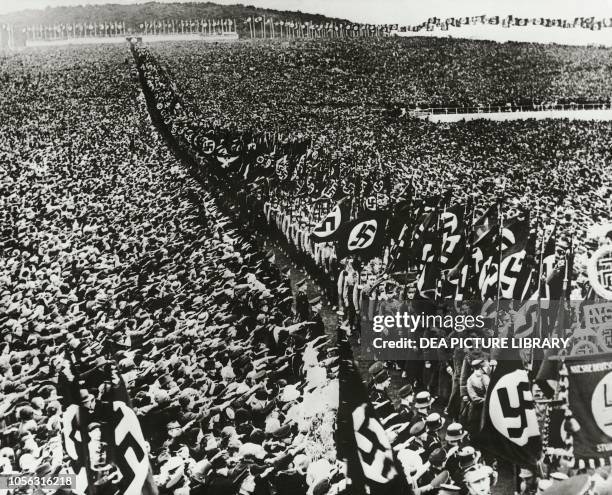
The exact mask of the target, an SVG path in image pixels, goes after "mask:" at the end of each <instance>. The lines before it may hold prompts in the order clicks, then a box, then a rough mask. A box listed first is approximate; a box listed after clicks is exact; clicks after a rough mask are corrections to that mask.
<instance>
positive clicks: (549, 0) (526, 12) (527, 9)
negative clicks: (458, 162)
mask: <svg viewBox="0 0 612 495" xmlns="http://www.w3.org/2000/svg"><path fill="white" fill-rule="evenodd" d="M158 1H162V2H167V3H172V2H175V1H177V0H158ZM212 1H214V2H215V3H220V4H225V5H229V4H235V3H243V4H245V5H255V6H257V7H266V8H271V9H279V10H301V11H302V12H309V13H319V14H325V15H327V16H330V17H341V18H345V19H349V20H351V21H354V22H364V23H374V24H384V23H398V24H412V23H417V22H420V21H422V20H424V19H427V18H428V17H432V16H437V17H453V16H466V15H469V16H472V15H481V14H487V15H500V16H505V15H507V14H512V15H515V16H518V17H554V18H564V19H572V18H574V17H576V16H600V17H612V0H425V1H423V0H242V1H241V2H237V1H235V0H212ZM88 3H89V4H92V3H95V4H104V3H121V4H131V3H142V2H141V1H138V0H114V1H112V2H109V1H107V0H0V14H6V13H8V12H13V11H16V10H22V9H41V8H45V7H47V6H52V7H56V6H62V5H82V4H88Z"/></svg>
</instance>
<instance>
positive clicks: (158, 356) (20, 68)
mask: <svg viewBox="0 0 612 495" xmlns="http://www.w3.org/2000/svg"><path fill="white" fill-rule="evenodd" d="M0 70H1V71H2V74H1V75H0V77H2V79H3V81H4V82H5V84H3V85H2V89H1V90H0V99H1V104H0V108H1V110H0V112H1V113H2V118H1V121H2V124H0V136H1V138H0V142H1V143H2V144H1V145H0V146H1V148H0V161H2V163H4V164H5V167H6V168H5V171H6V173H5V174H4V175H3V178H2V182H1V189H2V198H3V199H2V201H3V208H2V213H1V215H2V225H3V229H2V238H1V242H2V249H1V251H2V256H1V258H0V267H1V268H0V269H1V283H2V292H1V306H2V308H3V311H2V316H1V317H0V327H1V328H2V352H1V358H0V367H1V369H2V373H0V410H1V411H2V414H1V418H2V419H1V424H0V427H1V437H0V460H1V464H0V471H1V472H2V473H4V474H6V473H11V472H12V473H17V472H18V473H36V474H40V475H42V473H58V472H62V473H63V472H69V471H70V469H71V467H70V465H71V464H70V463H69V462H68V458H67V455H66V453H65V451H64V449H63V448H62V444H63V443H64V442H63V440H62V430H63V429H65V425H64V426H62V420H61V417H62V412H63V411H64V410H65V409H66V407H68V406H69V405H70V402H68V401H67V395H68V394H67V392H66V390H65V389H64V388H63V387H62V384H63V383H64V380H63V377H69V376H70V375H71V374H74V375H76V376H77V377H79V376H80V377H81V378H82V379H83V383H79V384H78V386H79V388H80V390H79V393H78V394H77V403H78V404H79V405H81V406H82V407H85V408H88V409H91V410H94V409H96V407H97V406H96V404H98V405H99V404H100V403H104V401H105V400H108V399H107V398H106V397H105V396H104V393H103V391H104V388H103V387H101V385H102V383H103V382H104V381H105V380H106V378H105V377H103V376H100V373H99V372H94V373H92V370H99V369H105V367H106V366H110V368H111V369H112V370H113V372H116V373H118V374H120V375H121V376H122V377H123V380H124V381H125V384H126V385H127V388H128V390H129V392H130V396H131V402H132V407H133V409H134V411H135V413H136V414H137V417H138V419H139V422H140V425H141V428H142V432H143V434H144V438H145V439H146V441H147V445H146V449H147V452H148V453H149V458H150V465H151V467H152V472H153V479H154V480H155V482H156V484H157V486H158V487H159V493H168V494H169V493H172V494H177V495H178V494H186V493H187V494H188V493H192V494H196V493H207V494H208V493H211V494H213V493H214V494H222V493H223V494H226V493H227V494H230V493H238V492H240V493H270V490H274V491H276V492H277V493H306V492H307V491H308V490H309V491H310V493H313V490H314V489H315V488H316V487H317V486H318V485H320V484H323V482H324V483H326V484H327V486H328V488H329V486H335V485H337V484H338V483H339V481H341V478H342V476H341V475H340V474H339V471H338V464H337V461H336V459H335V447H334V442H333V432H334V429H333V428H334V421H335V413H334V411H335V409H336V408H337V402H338V399H337V393H338V392H337V380H336V379H335V375H336V373H337V364H336V363H335V361H336V360H337V359H336V358H334V355H333V352H332V349H331V348H330V347H329V345H328V344H327V342H326V338H325V336H324V335H323V332H322V326H321V324H320V321H319V319H318V317H317V316H316V312H317V309H318V306H317V303H316V301H313V304H310V303H309V301H308V300H307V299H306V300H305V301H304V294H303V292H300V293H298V296H296V297H297V298H298V299H299V300H300V301H301V305H300V311H299V313H295V312H294V310H293V309H292V308H293V306H294V297H293V295H292V290H291V285H290V282H289V280H288V278H287V274H286V273H281V272H280V271H279V269H278V268H277V266H276V265H274V263H273V256H274V255H273V253H269V252H266V251H265V250H264V251H262V250H261V249H260V246H259V245H258V244H257V242H256V240H255V238H254V237H253V236H251V235H250V232H248V231H245V230H244V229H243V228H242V226H240V225H237V224H236V223H235V221H234V220H232V219H230V217H228V216H226V215H225V214H224V213H222V212H221V210H220V209H219V206H218V205H217V203H215V198H213V197H212V196H211V195H210V194H209V193H206V192H204V191H203V190H202V188H201V187H200V185H199V183H197V182H196V181H195V180H194V179H193V178H192V177H191V176H190V175H189V173H188V171H187V169H185V168H184V167H183V166H182V164H180V163H179V162H177V161H176V160H175V159H174V158H173V157H172V155H171V154H170V153H169V151H168V150H167V148H165V147H164V145H163V143H162V141H161V140H160V139H159V138H158V134H156V133H155V132H153V128H152V127H151V122H150V121H149V120H148V116H147V113H146V109H145V106H144V100H143V98H142V97H141V96H139V95H140V91H139V90H138V86H137V81H136V79H135V77H136V73H135V72H134V71H133V68H132V67H131V59H130V57H129V52H128V51H127V50H126V48H125V47H111V48H103V47H96V48H65V49H60V50H43V51H31V52H25V53H21V54H14V55H10V56H8V57H6V58H5V59H4V60H3V64H2V69H0ZM9 102H10V104H9ZM84 115H87V118H86V119H85V118H83V116H84ZM221 203H222V202H221ZM71 360H73V361H74V363H73V365H70V361H71ZM90 426H91V425H90ZM92 427H93V426H92ZM64 433H65V432H64ZM100 483H102V493H109V494H110V493H114V492H115V490H114V488H113V487H114V485H113V480H111V479H107V478H102V479H101V480H100ZM271 487H272V488H271ZM337 489H338V488H336V490H337ZM59 493H63V492H62V491H59ZM314 493H321V492H320V491H318V492H317V491H315V492H314Z"/></svg>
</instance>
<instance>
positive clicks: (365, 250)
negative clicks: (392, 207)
mask: <svg viewBox="0 0 612 495" xmlns="http://www.w3.org/2000/svg"><path fill="white" fill-rule="evenodd" d="M387 217H388V215H387V213H383V212H376V211H375V212H369V213H367V214H365V215H363V216H362V217H361V218H358V219H357V220H352V221H350V222H346V223H345V224H344V225H342V227H341V228H340V229H339V232H338V235H337V239H338V245H337V247H336V251H337V254H338V259H342V258H346V257H347V256H359V257H360V258H361V259H362V260H363V261H367V260H369V259H370V258H373V257H375V256H378V255H381V254H382V250H383V245H384V240H385V228H386V225H387Z"/></svg>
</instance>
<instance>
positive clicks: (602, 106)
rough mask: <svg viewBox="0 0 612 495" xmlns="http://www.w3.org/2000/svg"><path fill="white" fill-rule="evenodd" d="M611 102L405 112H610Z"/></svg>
mask: <svg viewBox="0 0 612 495" xmlns="http://www.w3.org/2000/svg"><path fill="white" fill-rule="evenodd" d="M610 109H612V101H610V102H608V103H544V104H535V103H533V104H530V105H511V104H508V105H486V106H484V105H481V106H475V107H430V108H414V109H409V110H407V111H406V113H407V114H408V115H410V116H411V117H426V116H428V115H458V114H473V113H503V112H508V113H510V112H545V111H550V110H610Z"/></svg>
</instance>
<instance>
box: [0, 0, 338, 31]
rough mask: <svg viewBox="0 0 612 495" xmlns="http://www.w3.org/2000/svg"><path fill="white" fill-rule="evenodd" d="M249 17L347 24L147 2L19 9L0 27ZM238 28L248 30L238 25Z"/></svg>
mask: <svg viewBox="0 0 612 495" xmlns="http://www.w3.org/2000/svg"><path fill="white" fill-rule="evenodd" d="M252 16H266V18H269V17H271V18H273V19H279V20H281V19H282V20H292V21H301V22H302V23H304V22H308V21H311V22H313V23H316V24H320V23H325V22H348V21H346V20H344V19H332V18H329V17H326V16H324V15H319V14H307V13H303V12H300V11H298V12H292V11H279V10H272V9H262V8H258V7H254V6H252V5H243V4H237V5H219V4H215V3H212V2H189V3H158V2H147V3H142V4H135V5H119V4H106V5H78V6H73V7H47V8H46V9H44V10H32V9H28V10H22V11H19V12H12V13H10V14H5V15H0V24H1V23H9V24H15V25H18V26H23V25H35V24H43V25H55V24H72V23H81V22H87V23H90V22H98V23H100V22H114V21H123V22H125V24H126V27H128V28H129V27H132V28H134V27H136V26H137V25H139V24H140V23H141V22H144V21H147V20H148V21H153V20H160V21H165V20H168V21H172V20H174V21H181V20H185V19H194V20H195V19H224V18H226V19H235V20H237V21H238V20H240V19H246V18H248V17H252ZM238 28H239V30H240V29H247V30H248V28H246V26H243V23H241V22H238Z"/></svg>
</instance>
